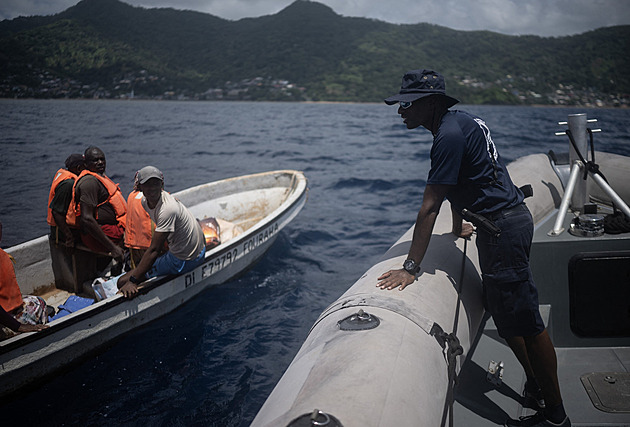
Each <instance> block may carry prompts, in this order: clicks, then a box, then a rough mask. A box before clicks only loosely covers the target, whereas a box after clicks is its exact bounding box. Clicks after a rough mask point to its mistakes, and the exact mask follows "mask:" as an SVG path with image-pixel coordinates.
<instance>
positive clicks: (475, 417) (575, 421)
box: [453, 306, 630, 427]
mask: <svg viewBox="0 0 630 427" xmlns="http://www.w3.org/2000/svg"><path fill="white" fill-rule="evenodd" d="M541 314H542V315H543V318H548V314H549V307H548V306H541ZM545 320H546V319H545ZM556 354H557V357H558V377H559V381H560V388H561V391H562V394H563V396H562V397H563V400H564V405H565V409H566V411H567V414H568V415H569V418H571V423H572V425H574V426H628V425H630V395H629V394H628V393H629V392H630V374H629V372H630V348H628V347H593V348H584V347H580V348H575V347H566V348H556ZM490 361H495V362H503V364H504V371H503V381H502V384H501V385H500V386H499V387H495V386H494V385H493V384H491V383H490V382H489V381H488V380H487V379H486V372H487V370H488V366H489V363H490ZM594 372H597V373H617V374H618V375H617V377H616V380H617V381H616V382H615V384H611V389H610V390H609V391H615V392H616V393H615V396H613V393H607V391H606V390H602V389H599V390H596V393H595V396H596V397H595V400H596V402H598V404H601V405H602V406H603V407H606V406H608V407H610V406H617V407H619V406H621V407H624V409H625V411H624V412H618V413H613V412H606V411H604V410H600V409H598V408H596V407H595V405H594V403H593V402H592V400H591V398H590V397H589V393H588V392H587V390H586V388H585V386H584V385H583V383H582V380H581V378H582V377H583V376H584V375H587V374H591V373H594ZM458 381H459V383H458V386H457V387H456V391H455V393H456V396H455V398H456V402H455V405H454V416H453V419H454V424H455V425H458V426H464V425H465V426H467V427H477V426H488V425H503V423H504V422H505V420H506V419H507V418H508V417H511V418H513V419H518V418H519V417H520V416H527V415H532V414H533V413H534V412H535V411H534V410H533V409H530V408H527V407H523V403H524V402H523V398H522V397H521V392H522V390H523V386H524V385H525V375H524V373H523V369H522V368H521V366H520V364H519V362H518V361H517V360H516V357H515V356H514V354H513V353H512V351H511V350H510V348H509V347H508V346H507V345H506V344H505V341H503V340H502V339H501V338H500V337H499V336H498V334H497V331H496V327H495V326H494V323H493V322H492V319H488V321H487V322H486V326H485V328H484V330H483V333H482V334H481V336H480V338H479V342H478V344H477V346H476V348H475V350H474V352H473V353H472V357H469V358H468V360H466V362H465V363H464V365H463V366H462V370H461V372H460V375H459V379H458ZM587 383H588V382H587ZM615 387H616V388H617V389H616V390H615ZM620 388H621V389H622V390H619V389H620ZM619 399H622V400H623V401H620V400H619Z"/></svg>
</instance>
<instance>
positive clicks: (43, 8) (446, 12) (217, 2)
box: [0, 0, 630, 37]
mask: <svg viewBox="0 0 630 427" xmlns="http://www.w3.org/2000/svg"><path fill="white" fill-rule="evenodd" d="M123 1H124V2H125V3H128V4H132V5H134V6H143V7H147V8H153V7H172V8H175V9H188V10H196V11H199V12H204V13H209V14H212V15H215V16H219V17H221V18H225V19H229V20H238V19H241V18H246V17H258V16H263V15H272V14H275V13H277V12H279V11H280V10H282V9H284V8H285V7H287V6H288V5H289V4H291V3H293V1H294V0H123ZM318 1H319V3H323V4H326V5H328V6H330V7H331V8H332V9H333V10H334V11H335V12H336V13H338V14H339V15H343V16H359V17H366V18H373V19H378V20H381V21H386V22H391V23H397V24H417V23H420V22H428V23H431V24H436V25H441V26H445V27H449V28H453V29H456V30H490V31H496V32H499V33H503V34H511V35H523V34H535V35H539V36H545V37H547V36H564V35H572V34H580V33H583V32H585V31H589V30H593V29H595V28H601V27H609V26H613V25H628V24H630V0H318ZM76 3H78V0H0V20H4V19H13V18H16V17H18V16H33V15H52V14H55V13H58V12H61V11H63V10H65V9H67V8H68V7H70V6H72V5H74V4H76Z"/></svg>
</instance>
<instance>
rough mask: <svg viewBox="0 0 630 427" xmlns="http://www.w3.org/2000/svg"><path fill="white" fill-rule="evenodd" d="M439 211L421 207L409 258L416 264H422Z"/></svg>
mask: <svg viewBox="0 0 630 427" xmlns="http://www.w3.org/2000/svg"><path fill="white" fill-rule="evenodd" d="M437 215H438V212H435V211H430V210H427V211H425V210H423V209H420V212H418V216H417V218H416V225H415V227H414V229H413V238H412V241H411V248H410V249H409V258H410V259H412V260H414V261H415V262H416V264H418V265H419V264H420V263H421V262H422V259H423V258H424V255H425V254H426V252H427V248H428V247H429V241H430V240H431V233H433V227H434V226H435V220H436V218H437Z"/></svg>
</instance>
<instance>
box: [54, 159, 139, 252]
mask: <svg viewBox="0 0 630 427" xmlns="http://www.w3.org/2000/svg"><path fill="white" fill-rule="evenodd" d="M106 166H107V162H106V160H105V154H104V153H103V151H102V150H101V149H100V148H97V147H89V148H88V149H86V150H85V167H86V169H85V170H84V171H83V172H81V174H80V175H79V177H78V179H77V180H76V182H75V184H74V188H73V192H72V202H71V203H70V209H68V215H67V216H66V222H67V223H68V225H70V226H71V227H80V228H81V241H82V242H83V244H84V245H85V246H87V247H88V248H89V249H90V250H92V251H94V252H100V253H107V254H108V255H109V256H111V257H113V258H115V259H117V260H118V261H122V260H123V235H124V231H125V215H126V213H127V203H126V202H125V198H124V197H123V195H122V193H121V192H120V188H119V187H118V184H116V183H114V182H113V181H112V180H111V179H109V178H108V177H107V176H106V175H105V168H106Z"/></svg>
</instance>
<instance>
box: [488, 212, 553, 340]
mask: <svg viewBox="0 0 630 427" xmlns="http://www.w3.org/2000/svg"><path fill="white" fill-rule="evenodd" d="M485 216H486V218H488V219H489V220H491V221H493V222H494V223H495V224H496V225H497V226H498V227H499V228H500V229H501V235H500V236H499V237H498V238H496V237H493V236H491V235H490V234H488V233H486V232H484V231H483V230H478V232H477V250H478V252H479V264H480V266H481V277H482V280H483V298H484V307H485V308H486V310H487V311H488V312H489V313H490V314H491V315H492V318H493V319H494V323H495V325H496V326H497V331H498V333H499V335H500V336H501V337H502V338H510V337H515V336H519V337H529V336H535V335H538V334H539V333H541V332H542V331H543V330H544V329H545V325H544V323H543V321H542V318H541V316H540V311H539V309H538V290H537V289H536V285H535V284H534V280H533V278H532V271H531V269H530V268H529V250H530V247H531V244H532V237H533V234H534V224H533V220H532V216H531V214H530V213H529V210H528V209H527V206H526V205H525V204H524V203H521V204H520V205H518V206H515V207H513V208H509V209H504V210H502V211H500V212H497V213H491V214H487V215H485Z"/></svg>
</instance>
